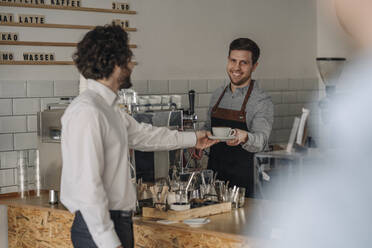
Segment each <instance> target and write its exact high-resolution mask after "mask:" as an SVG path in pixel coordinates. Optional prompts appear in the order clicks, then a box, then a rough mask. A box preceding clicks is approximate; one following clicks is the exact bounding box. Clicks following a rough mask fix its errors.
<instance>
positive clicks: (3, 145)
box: [0, 134, 13, 151]
mask: <svg viewBox="0 0 372 248" xmlns="http://www.w3.org/2000/svg"><path fill="white" fill-rule="evenodd" d="M10 150H13V134H0V151H10Z"/></svg>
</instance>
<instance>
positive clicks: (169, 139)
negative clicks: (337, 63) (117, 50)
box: [61, 80, 196, 248]
mask: <svg viewBox="0 0 372 248" xmlns="http://www.w3.org/2000/svg"><path fill="white" fill-rule="evenodd" d="M116 98H117V95H116V94H115V93H114V92H113V91H112V90H111V89H109V88H108V87H106V86H105V85H103V84H101V83H99V82H97V81H94V80H88V89H87V90H86V91H84V92H83V93H82V94H81V95H79V96H78V97H77V98H76V99H75V100H74V101H73V102H72V103H71V104H70V106H69V107H68V108H67V109H66V111H65V113H64V115H63V117H62V142H61V143H62V158H63V167H62V179H61V202H62V203H63V204H64V205H65V206H66V207H67V208H68V210H69V211H70V212H72V213H74V212H76V211H77V210H80V212H81V214H82V215H83V217H84V220H85V222H86V223H87V226H88V229H89V231H90V233H91V234H92V237H93V240H94V241H95V243H96V245H97V246H98V247H104V248H110V247H117V246H119V245H120V241H119V238H118V237H117V235H116V233H115V230H114V225H113V222H112V221H111V219H110V214H109V210H133V209H134V208H135V203H136V191H135V188H134V185H133V184H132V182H131V175H130V164H129V163H130V162H129V159H128V156H129V155H128V149H129V148H134V149H137V150H141V151H155V150H172V149H178V148H186V147H192V146H195V144H196V135H195V133H193V132H191V133H186V132H183V133H181V132H178V131H171V130H169V129H167V128H159V127H153V126H151V125H148V124H139V123H138V122H137V121H136V120H135V119H133V118H132V117H131V116H130V115H128V114H126V113H124V112H122V111H120V109H119V108H118V107H117V104H116V101H115V100H116Z"/></svg>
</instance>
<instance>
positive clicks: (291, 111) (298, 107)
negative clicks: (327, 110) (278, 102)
mask: <svg viewBox="0 0 372 248" xmlns="http://www.w3.org/2000/svg"><path fill="white" fill-rule="evenodd" d="M303 107H304V105H303V104H301V103H297V104H289V107H288V115H290V116H292V115H297V116H298V115H301V113H302V108H303Z"/></svg>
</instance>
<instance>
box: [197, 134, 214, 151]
mask: <svg viewBox="0 0 372 248" xmlns="http://www.w3.org/2000/svg"><path fill="white" fill-rule="evenodd" d="M195 134H196V145H195V148H196V149H200V150H203V149H206V148H208V147H210V146H213V145H214V144H217V143H218V142H220V141H219V140H211V139H209V138H208V136H212V134H211V132H209V131H196V132H195Z"/></svg>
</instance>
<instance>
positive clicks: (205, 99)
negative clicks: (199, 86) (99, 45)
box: [198, 93, 212, 107]
mask: <svg viewBox="0 0 372 248" xmlns="http://www.w3.org/2000/svg"><path fill="white" fill-rule="evenodd" d="M211 97H212V94H211V93H208V94H198V99H199V100H198V106H199V107H209V103H210V101H211Z"/></svg>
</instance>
